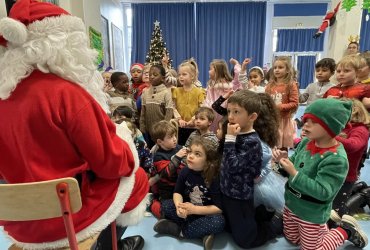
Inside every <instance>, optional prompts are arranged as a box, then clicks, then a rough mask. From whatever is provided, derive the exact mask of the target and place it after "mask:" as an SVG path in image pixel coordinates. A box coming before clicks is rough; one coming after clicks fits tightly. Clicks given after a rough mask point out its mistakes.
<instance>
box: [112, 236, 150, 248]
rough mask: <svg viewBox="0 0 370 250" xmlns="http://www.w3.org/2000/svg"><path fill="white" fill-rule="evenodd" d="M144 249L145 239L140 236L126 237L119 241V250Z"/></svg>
mask: <svg viewBox="0 0 370 250" xmlns="http://www.w3.org/2000/svg"><path fill="white" fill-rule="evenodd" d="M143 247H144V239H143V237H141V236H140V235H135V236H130V237H126V238H124V239H122V240H120V241H118V249H119V250H141V249H143Z"/></svg>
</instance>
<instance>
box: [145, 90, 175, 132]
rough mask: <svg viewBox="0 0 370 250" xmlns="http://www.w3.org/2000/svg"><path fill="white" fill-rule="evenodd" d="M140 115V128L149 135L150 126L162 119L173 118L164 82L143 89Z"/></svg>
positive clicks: (168, 91) (170, 98) (171, 105)
mask: <svg viewBox="0 0 370 250" xmlns="http://www.w3.org/2000/svg"><path fill="white" fill-rule="evenodd" d="M141 98H142V109H141V116H140V130H141V132H143V133H149V134H150V136H151V128H152V126H153V125H154V124H155V123H157V122H159V121H162V120H166V121H169V120H171V119H172V118H173V102H172V95H171V92H170V90H169V89H167V87H166V86H165V85H164V84H161V85H159V86H150V88H147V89H144V91H143V94H142V96H141Z"/></svg>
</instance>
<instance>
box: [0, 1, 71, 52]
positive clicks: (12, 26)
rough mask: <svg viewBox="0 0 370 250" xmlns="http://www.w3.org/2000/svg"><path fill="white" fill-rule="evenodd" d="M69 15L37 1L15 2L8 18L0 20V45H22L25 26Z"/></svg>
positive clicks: (60, 9)
mask: <svg viewBox="0 0 370 250" xmlns="http://www.w3.org/2000/svg"><path fill="white" fill-rule="evenodd" d="M60 15H69V13H68V12H67V11H65V10H64V9H62V8H60V7H58V6H56V5H54V4H51V3H47V2H39V1H37V0H17V2H16V3H15V4H14V5H13V7H12V8H11V10H10V13H9V17H5V18H2V19H1V20H0V45H2V46H5V47H6V46H7V43H8V42H11V43H14V44H23V43H24V42H26V41H27V36H28V32H27V26H28V25H29V24H31V23H33V22H35V21H41V20H43V19H44V18H45V17H55V16H60Z"/></svg>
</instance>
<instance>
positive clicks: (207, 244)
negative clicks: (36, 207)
mask: <svg viewBox="0 0 370 250" xmlns="http://www.w3.org/2000/svg"><path fill="white" fill-rule="evenodd" d="M214 239H215V236H214V235H213V234H210V235H206V236H204V237H203V249H204V250H212V247H213V241H214Z"/></svg>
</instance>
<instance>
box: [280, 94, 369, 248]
mask: <svg viewBox="0 0 370 250" xmlns="http://www.w3.org/2000/svg"><path fill="white" fill-rule="evenodd" d="M351 112H352V104H351V102H345V101H340V100H337V99H331V98H329V99H319V100H316V101H315V102H313V103H312V104H311V105H309V106H308V107H307V108H306V110H305V114H304V116H303V121H304V126H303V130H304V131H305V132H306V138H304V139H303V140H302V142H301V143H300V144H299V146H298V148H297V150H296V151H295V153H294V154H293V155H292V156H291V157H290V158H287V157H286V154H284V153H283V151H280V150H278V149H274V151H273V158H274V160H275V162H279V165H280V167H281V168H283V169H284V170H285V171H286V172H287V173H288V174H289V180H288V182H287V184H286V186H285V208H284V215H283V219H284V235H285V237H286V238H287V239H288V240H289V241H290V242H292V243H294V244H299V245H300V247H301V249H337V247H338V246H340V245H342V244H343V243H344V241H345V240H349V241H351V242H352V243H353V244H354V245H355V246H357V247H361V248H363V247H365V246H366V245H367V243H368V239H367V236H366V235H365V233H364V232H363V231H362V230H361V229H360V226H359V225H358V224H357V222H356V220H355V219H354V218H353V217H351V216H349V215H343V217H342V221H341V223H340V227H338V228H335V229H330V230H329V229H328V227H327V225H326V222H327V221H328V219H329V216H330V211H331V209H332V203H333V200H334V198H335V196H336V194H337V193H338V191H339V189H340V187H341V186H342V184H343V182H344V180H345V178H346V176H347V172H348V160H347V155H346V152H345V150H344V148H343V145H342V144H341V143H340V142H338V141H337V140H336V139H335V136H336V135H338V134H339V133H340V132H341V131H342V129H343V128H344V127H345V125H346V124H347V122H348V121H349V119H350V117H351Z"/></svg>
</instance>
